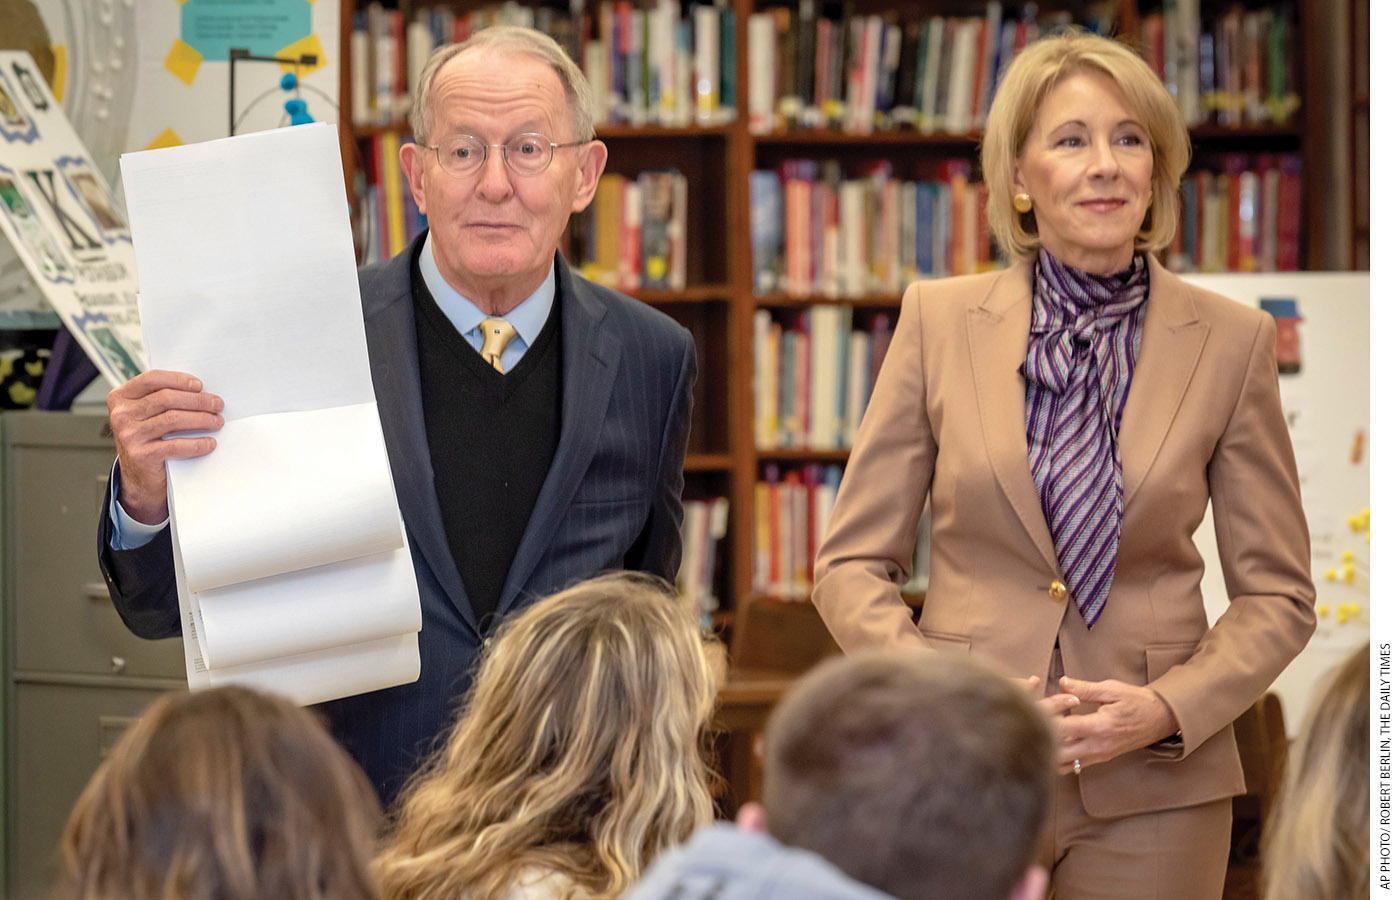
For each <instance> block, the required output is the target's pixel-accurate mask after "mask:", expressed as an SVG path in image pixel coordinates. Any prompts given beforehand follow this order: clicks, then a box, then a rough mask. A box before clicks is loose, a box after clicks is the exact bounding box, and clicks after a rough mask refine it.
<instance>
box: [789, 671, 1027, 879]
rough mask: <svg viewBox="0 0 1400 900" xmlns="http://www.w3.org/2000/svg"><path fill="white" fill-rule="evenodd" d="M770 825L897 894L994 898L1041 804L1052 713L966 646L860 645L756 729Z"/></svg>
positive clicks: (1022, 853)
mask: <svg viewBox="0 0 1400 900" xmlns="http://www.w3.org/2000/svg"><path fill="white" fill-rule="evenodd" d="M764 747H765V750H764V761H765V765H764V773H763V808H764V812H765V814H766V817H767V827H768V831H769V833H770V834H772V835H773V837H775V838H777V839H778V840H779V841H782V842H783V843H784V844H787V845H788V846H790V847H801V848H803V849H806V850H811V851H812V852H813V853H816V854H817V855H819V856H821V857H822V858H824V859H826V860H827V861H828V862H830V863H832V864H834V865H835V866H836V867H837V868H839V869H841V870H842V871H843V872H845V873H846V874H847V875H849V876H851V877H852V878H854V879H856V880H857V881H861V882H864V883H865V884H868V885H871V886H872V887H875V888H878V889H879V890H881V891H884V892H885V893H887V894H889V895H890V896H892V897H896V898H900V900H935V898H953V897H956V898H958V900H1004V898H1006V897H1008V896H1011V894H1012V890H1013V888H1014V887H1015V886H1016V885H1017V883H1018V882H1020V881H1021V879H1022V878H1023V877H1024V876H1025V874H1026V872H1027V870H1028V869H1030V868H1031V867H1032V866H1033V865H1034V864H1035V853H1036V849H1037V844H1038V842H1039V840H1040V838H1041V835H1042V833H1043V831H1044V829H1045V825H1046V818H1047V816H1048V814H1049V809H1050V792H1051V776H1052V770H1053V765H1052V762H1053V759H1054V750H1053V743H1052V738H1051V734H1050V724H1049V722H1048V720H1047V718H1046V716H1045V714H1044V713H1042V712H1041V711H1040V710H1039V709H1038V708H1037V707H1036V705H1035V703H1034V702H1033V701H1032V699H1031V697H1030V696H1029V694H1028V693H1027V691H1026V690H1025V689H1024V687H1023V686H1022V685H1021V684H1019V683H1017V682H1015V681H1013V680H1012V679H1010V678H1006V677H1004V676H1002V675H1001V674H999V673H998V672H997V671H995V670H994V669H992V668H991V666H989V665H987V664H985V663H982V662H979V660H978V659H977V658H976V657H973V656H968V655H961V656H959V655H954V654H951V653H949V654H942V653H928V652H925V651H914V650H871V649H866V650H859V651H856V652H853V653H851V654H850V655H848V656H845V657H837V658H835V659H833V660H827V661H826V662H824V663H822V664H821V666H819V667H818V668H816V669H814V670H813V671H812V672H811V673H810V674H808V675H807V676H806V677H804V678H803V679H802V680H801V681H799V682H798V683H797V685H796V686H794V688H793V689H792V690H791V691H789V692H788V694H787V696H785V697H784V698H783V700H782V702H781V703H780V704H779V705H778V707H777V708H776V709H775V710H774V712H773V715H772V717H771V718H770V719H769V720H768V726H767V729H766V730H765V733H764Z"/></svg>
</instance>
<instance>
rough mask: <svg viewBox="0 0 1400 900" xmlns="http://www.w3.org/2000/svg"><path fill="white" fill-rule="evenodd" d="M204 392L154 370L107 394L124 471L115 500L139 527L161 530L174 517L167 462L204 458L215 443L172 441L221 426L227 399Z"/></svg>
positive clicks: (180, 375) (183, 376) (187, 379)
mask: <svg viewBox="0 0 1400 900" xmlns="http://www.w3.org/2000/svg"><path fill="white" fill-rule="evenodd" d="M203 388H204V385H203V384H202V383H201V382H200V380H199V379H198V378H195V377H194V376H193V375H189V374H187V373H184V372H171V371H168V370H165V369H152V370H150V371H148V372H143V373H141V374H140V375H138V376H136V377H135V378H133V379H131V380H130V381H128V382H127V383H126V384H124V385H122V386H121V387H118V388H115V389H114V390H113V391H112V392H111V393H109V394H108V395H107V413H108V418H109V420H110V421H111V423H112V436H113V438H114V439H115V440H116V444H117V460H118V462H119V463H120V465H121V472H122V488H121V496H119V497H118V498H117V501H118V502H119V503H121V505H122V509H123V510H125V511H126V514H127V515H129V516H131V517H132V518H133V519H135V520H136V521H138V522H142V523H144V524H146V525H158V524H160V523H161V522H163V521H165V519H166V518H168V517H169V515H170V508H169V505H168V504H167V502H166V487H165V461H166V460H167V459H189V458H192V457H196V456H204V455H205V454H207V453H209V452H210V451H212V450H213V449H214V447H215V445H216V443H217V441H216V440H215V439H214V438H213V437H210V436H198V437H170V435H178V434H180V433H181V432H210V431H218V430H219V429H220V428H222V427H223V424H224V417H223V416H221V415H219V414H220V413H221V412H223V409H224V401H223V398H221V397H219V396H218V395H216V394H210V393H207V392H205V391H204V389H203Z"/></svg>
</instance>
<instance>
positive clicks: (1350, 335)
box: [1183, 272, 1372, 736]
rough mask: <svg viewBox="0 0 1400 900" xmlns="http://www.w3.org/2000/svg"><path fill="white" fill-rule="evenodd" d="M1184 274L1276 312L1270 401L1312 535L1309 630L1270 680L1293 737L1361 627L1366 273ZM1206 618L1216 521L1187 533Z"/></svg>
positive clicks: (1366, 465) (1216, 591)
mask: <svg viewBox="0 0 1400 900" xmlns="http://www.w3.org/2000/svg"><path fill="white" fill-rule="evenodd" d="M1183 277H1184V278H1185V280H1187V281H1189V282H1191V283H1193V284H1197V285H1199V286H1201V287H1203V288H1206V289H1207V290H1212V291H1216V292H1217V293H1221V294H1224V295H1225V296H1227V297H1230V298H1231V299H1234V300H1237V301H1239V302H1240V303H1244V304H1247V305H1249V306H1256V307H1260V308H1262V309H1264V310H1265V311H1267V312H1269V313H1270V314H1271V315H1273V316H1274V321H1275V326H1276V328H1277V331H1278V339H1277V341H1276V344H1275V355H1276V358H1277V359H1278V362H1279V399H1280V401H1281V402H1282V405H1283V416H1284V421H1285V422H1286V423H1287V425H1288V434H1289V437H1290V438H1291V439H1292V442H1293V457H1294V460H1295V461H1296V463H1297V466H1298V482H1299V488H1300V492H1301V494H1302V500H1303V512H1304V514H1305V515H1306V516H1307V519H1308V533H1309V537H1310V539H1311V543H1312V579H1313V585H1314V586H1315V587H1316V589H1317V606H1316V609H1317V630H1316V631H1315V632H1314V633H1313V636H1312V639H1311V640H1309V641H1308V644H1307V646H1306V647H1304V648H1303V651H1302V652H1301V653H1299V654H1298V656H1297V657H1295V658H1294V660H1293V662H1291V663H1290V664H1289V665H1288V668H1286V669H1285V670H1284V671H1283V672H1282V673H1281V674H1280V675H1279V677H1278V679H1277V680H1276V681H1275V682H1274V684H1273V686H1272V687H1271V688H1270V690H1271V691H1273V692H1274V693H1276V694H1278V696H1279V699H1280V700H1281V701H1282V704H1283V713H1284V723H1285V725H1286V727H1287V730H1288V733H1289V735H1290V736H1296V735H1297V733H1298V730H1299V727H1300V726H1301V724H1302V720H1303V714H1304V713H1305V712H1306V711H1307V709H1308V707H1309V706H1310V704H1311V702H1312V699H1313V695H1314V693H1315V692H1316V691H1317V689H1318V686H1319V685H1320V684H1322V683H1323V678H1324V676H1325V675H1326V674H1327V673H1328V672H1329V671H1331V669H1332V668H1333V667H1334V666H1336V665H1337V664H1338V663H1340V662H1341V661H1342V660H1343V659H1345V658H1346V657H1347V655H1348V654H1349V653H1351V652H1352V651H1353V650H1354V649H1355V648H1356V647H1357V646H1358V645H1360V644H1365V643H1368V642H1369V641H1370V635H1371V609H1372V607H1371V603H1372V598H1371V500H1370V495H1371V478H1370V472H1371V419H1370V416H1371V395H1370V380H1371V359H1370V346H1371V344H1370V340H1371V339H1370V332H1371V322H1370V293H1371V292H1370V281H1371V279H1370V275H1369V274H1368V273H1365V272H1280V273H1271V274H1265V273H1259V274H1221V275H1197V274H1193V275H1186V276H1183ZM1196 547H1197V549H1198V550H1200V552H1201V558H1202V559H1203V561H1204V562H1205V568H1206V571H1205V575H1204V578H1203V580H1202V582H1201V591H1202V594H1203V595H1204V598H1205V604H1206V613H1207V615H1208V616H1209V617H1210V618H1211V620H1212V621H1213V620H1214V619H1216V618H1217V617H1218V616H1220V615H1222V614H1223V613H1224V611H1225V610H1226V608H1227V607H1228V606H1229V597H1228V596H1227V594H1226V590H1225V583H1224V575H1223V573H1222V570H1221V566H1220V558H1219V555H1218V553H1217V552H1216V542H1215V530H1214V523H1213V522H1212V520H1211V517H1210V515H1207V516H1206V518H1205V520H1204V521H1203V522H1202V523H1201V527H1200V529H1199V530H1198V531H1197V533H1196Z"/></svg>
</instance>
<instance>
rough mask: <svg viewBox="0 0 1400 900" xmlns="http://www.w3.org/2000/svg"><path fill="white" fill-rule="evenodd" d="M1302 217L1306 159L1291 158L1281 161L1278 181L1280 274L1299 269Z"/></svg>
mask: <svg viewBox="0 0 1400 900" xmlns="http://www.w3.org/2000/svg"><path fill="white" fill-rule="evenodd" d="M1302 217H1303V158H1302V157H1301V156H1298V155H1296V154H1292V153H1290V154H1288V155H1287V156H1284V157H1282V158H1280V159H1279V180H1278V268H1279V271H1280V272H1292V271H1296V270H1297V269H1298V265H1299V261H1300V256H1301V248H1300V246H1299V244H1300V241H1301V224H1300V223H1301V222H1302Z"/></svg>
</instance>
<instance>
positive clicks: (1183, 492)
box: [812, 32, 1316, 900]
mask: <svg viewBox="0 0 1400 900" xmlns="http://www.w3.org/2000/svg"><path fill="white" fill-rule="evenodd" d="M1189 155H1190V136H1189V134H1188V132H1187V130H1186V124H1185V122H1184V121H1183V120H1182V118H1181V113H1180V112H1179V111H1178V110H1177V107H1176V104H1175V103H1174V102H1173V101H1172V98H1171V95H1170V94H1168V93H1167V91H1166V88H1164V87H1163V86H1162V82H1161V80H1160V79H1158V78H1157V76H1156V75H1154V74H1153V72H1152V69H1151V68H1149V67H1148V66H1147V64H1146V63H1144V62H1143V61H1142V59H1141V58H1140V57H1138V56H1137V55H1136V54H1135V53H1133V51H1132V50H1131V49H1129V48H1127V47H1125V46H1124V45H1123V44H1120V43H1118V42H1117V41H1114V40H1109V39H1107V38H1103V37H1099V36H1097V35H1092V34H1086V33H1083V32H1067V33H1064V34H1057V35H1053V36H1050V37H1046V38H1042V39H1040V40H1038V41H1036V42H1034V43H1032V44H1030V45H1028V46H1027V47H1026V49H1025V50H1023V51H1021V53H1020V54H1019V55H1018V56H1017V57H1016V58H1015V59H1014V60H1013V61H1012V63H1011V65H1010V66H1009V67H1008V68H1007V70H1006V74H1005V76H1004V77H1003V78H1002V81H1001V85H1000V87H998V88H997V93H996V96H995V97H994V98H993V100H992V106H991V111H990V113H989V114H988V116H987V127H986V130H985V132H984V133H983V137H982V173H983V176H984V177H985V179H986V182H987V192H988V200H987V220H988V224H989V225H990V227H991V230H992V233H993V234H994V235H996V238H997V242H998V243H999V244H1000V245H1001V247H1002V249H1003V250H1004V251H1005V252H1006V254H1007V255H1008V256H1009V257H1011V258H1012V259H1013V260H1015V263H1014V265H1012V266H1011V267H1010V268H1008V269H1006V270H1004V271H1000V272H988V273H984V274H979V275H971V276H966V277H961V278H945V279H940V280H938V281H925V282H917V283H915V284H912V285H910V287H909V289H908V291H907V292H906V293H905V295H904V305H903V307H902V309H901V311H900V314H899V326H898V327H897V328H896V329H895V333H894V339H893V341H892V343H891V344H890V349H889V354H888V355H887V356H886V358H885V362H884V365H883V367H882V368H881V369H880V377H879V380H878V381H877V382H876V384H875V389H874V392H873V393H872V395H871V398H870V407H869V409H868V410H867V411H866V413H865V418H864V419H863V420H862V421H861V426H860V433H859V434H858V435H857V437H856V441H855V446H854V447H853V448H852V449H851V458H850V461H849V462H848V463H847V466H846V474H845V476H844V478H843V479H842V481H841V491H840V493H839V494H838V496H837V498H836V506H835V508H834V509H833V511H832V514H831V524H830V526H829V527H828V529H827V533H826V540H825V543H823V545H822V547H821V549H820V550H819V551H818V553H817V558H816V579H817V580H816V585H815V587H814V589H813V592H812V602H813V603H814V604H815V605H816V607H817V609H818V611H819V612H820V613H821V615H822V618H823V619H824V620H825V621H826V624H827V627H828V628H829V629H830V630H831V633H832V634H833V635H834V636H835V637H836V640H837V641H838V642H840V644H841V646H842V647H843V648H845V649H846V650H853V649H856V648H859V647H869V646H876V647H896V646H897V647H912V648H921V649H932V650H940V651H948V652H954V653H967V652H968V651H969V650H971V651H973V652H977V653H982V654H985V655H986V656H988V657H990V658H991V659H993V660H994V661H995V662H997V663H998V664H999V665H1000V666H1001V669H1002V671H1003V672H1004V673H1006V674H1007V675H1014V676H1019V677H1021V678H1036V679H1039V680H1040V681H1041V682H1043V684H1044V686H1045V688H1046V690H1047V692H1048V696H1046V697H1045V698H1044V699H1043V703H1044V704H1045V705H1046V707H1047V709H1048V710H1050V711H1052V712H1061V713H1065V712H1070V711H1071V710H1072V711H1073V712H1072V714H1069V715H1060V716H1058V717H1057V718H1056V719H1055V730H1056V736H1057V738H1058V740H1057V741H1056V748H1057V750H1056V766H1057V769H1058V771H1059V773H1060V777H1058V778H1057V779H1056V780H1055V796H1054V800H1053V806H1054V808H1055V810H1056V814H1055V816H1054V825H1053V834H1051V835H1050V836H1049V838H1047V840H1046V841H1045V843H1044V846H1043V851H1042V856H1041V860H1040V862H1041V863H1042V864H1043V865H1045V866H1046V867H1047V868H1049V869H1050V871H1051V884H1050V891H1051V893H1052V894H1054V895H1055V896H1057V897H1063V898H1067V900H1091V898H1092V900H1138V898H1141V897H1171V898H1177V897H1183V898H1185V897H1189V898H1199V897H1219V896H1220V892H1221V889H1222V887H1223V885H1224V882H1225V869H1226V865H1227V862H1228V858H1229V849H1230V797H1231V795H1233V794H1237V793H1240V792H1241V791H1242V790H1243V789H1244V775H1243V771H1242V770H1241V768H1240V761H1239V754H1238V753H1237V752H1236V749H1235V740H1234V732H1233V731H1232V730H1231V728H1230V723H1231V722H1233V721H1234V720H1235V718H1236V717H1237V716H1239V714H1240V713H1241V712H1243V711H1244V710H1245V709H1246V708H1247V707H1248V706H1249V705H1250V704H1251V703H1253V702H1254V701H1255V699H1257V698H1258V697H1259V695H1260V694H1262V693H1263V692H1264V691H1265V690H1267V689H1268V686H1269V685H1270V684H1271V683H1272V682H1273V680H1274V679H1275V678H1276V677H1277V676H1278V674H1279V672H1281V671H1283V668H1284V667H1285V666H1286V665H1288V662H1289V661H1290V660H1291V659H1292V658H1293V657H1294V655H1295V654H1297V653H1298V651H1299V650H1301V649H1302V648H1303V646H1304V645H1305V644H1306V643H1307V641H1308V638H1309V636H1311V634H1312V632H1313V628H1314V625H1315V622H1316V619H1315V616H1314V613H1313V599H1314V591H1313V585H1312V580H1311V577H1310V575H1309V568H1310V565H1311V557H1310V555H1309V549H1308V526H1307V521H1306V520H1305V519H1304V516H1303V506H1302V501H1301V498H1300V494H1299V488H1298V474H1297V468H1296V467H1295V465H1294V461H1293V448H1292V444H1291V443H1290V442H1289V438H1288V426H1287V424H1286V422H1285V421H1284V417H1283V409H1282V405H1281V403H1280V401H1279V390H1278V369H1277V366H1276V364H1275V362H1274V323H1273V320H1272V319H1271V318H1270V317H1269V316H1268V314H1266V313H1263V312H1261V311H1259V310H1257V309H1250V308H1248V307H1246V306H1244V305H1242V304H1239V303H1236V302H1234V301H1233V300H1230V299H1228V298H1226V297H1222V296H1220V295H1218V294H1212V293H1210V292H1208V291H1204V290H1202V289H1200V288H1198V287H1194V286H1192V285H1190V284H1187V283H1186V282H1184V281H1182V280H1181V279H1179V278H1177V277H1176V276H1175V275H1173V274H1172V273H1171V272H1168V271H1167V270H1165V269H1164V268H1162V266H1161V265H1160V264H1159V263H1158V262H1157V260H1156V258H1155V257H1154V256H1153V252H1154V251H1156V250H1159V249H1161V248H1163V247H1165V246H1167V245H1168V244H1169V243H1171V239H1172V235H1173V233H1174V232H1175V228H1176V223H1177V210H1178V208H1179V191H1178V188H1179V185H1180V181H1181V174H1182V172H1183V171H1184V170H1185V168H1186V162H1187V159H1188V157H1189ZM925 501H927V502H928V504H929V505H930V508H931V509H932V510H933V529H932V531H931V532H930V535H929V537H928V538H927V545H926V546H925V547H924V548H923V549H925V550H927V551H928V552H929V554H930V556H929V559H930V560H931V572H932V577H931V578H930V580H929V584H928V588H927V590H926V592H925V597H924V603H923V612H922V613H921V614H920V617H919V620H918V622H915V621H914V620H913V619H912V618H911V617H910V611H909V606H908V605H907V604H906V603H905V602H904V601H903V600H902V599H901V597H900V585H901V584H902V583H903V582H904V581H905V580H906V578H907V575H908V572H909V565H910V558H911V554H912V552H913V550H914V544H915V542H916V536H917V534H918V528H917V523H918V521H919V514H920V513H921V512H922V511H923V509H924V503H925ZM1207 504H1209V507H1210V509H1211V511H1212V513H1213V515H1214V520H1215V534H1216V543H1217V549H1218V551H1219V557H1220V563H1221V566H1222V568H1223V571H1224V576H1225V585H1226V588H1227V590H1228V592H1229V597H1230V610H1229V613H1228V614H1227V615H1223V616H1221V617H1220V618H1219V620H1218V621H1216V622H1215V623H1214V624H1212V623H1211V621H1210V620H1209V619H1208V617H1207V616H1206V612H1205V605H1204V601H1203V599H1202V595H1201V576H1202V572H1203V571H1204V563H1203V562H1202V561H1201V555H1200V553H1199V552H1198V551H1197V549H1196V545H1195V542H1194V540H1193V535H1194V534H1195V532H1196V526H1198V525H1199V524H1200V523H1201V519H1202V518H1203V517H1204V516H1205V513H1206V508H1207Z"/></svg>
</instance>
